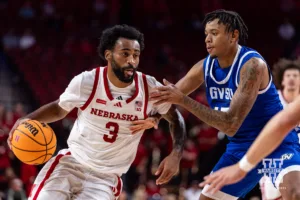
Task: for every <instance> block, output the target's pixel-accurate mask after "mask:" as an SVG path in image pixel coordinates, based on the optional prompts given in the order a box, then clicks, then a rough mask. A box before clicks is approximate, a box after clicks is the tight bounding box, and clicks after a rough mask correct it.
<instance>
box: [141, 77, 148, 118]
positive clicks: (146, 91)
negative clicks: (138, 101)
mask: <svg viewBox="0 0 300 200" xmlns="http://www.w3.org/2000/svg"><path fill="white" fill-rule="evenodd" d="M142 78H143V85H144V91H145V101H144V119H147V118H148V115H147V108H148V100H149V91H148V83H147V78H146V75H145V74H142Z"/></svg>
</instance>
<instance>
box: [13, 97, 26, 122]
mask: <svg viewBox="0 0 300 200" xmlns="http://www.w3.org/2000/svg"><path fill="white" fill-rule="evenodd" d="M25 115H26V112H25V110H24V105H23V104H22V103H20V102H19V103H17V104H16V105H15V107H14V120H15V121H17V120H18V119H19V118H21V117H24V116H25Z"/></svg>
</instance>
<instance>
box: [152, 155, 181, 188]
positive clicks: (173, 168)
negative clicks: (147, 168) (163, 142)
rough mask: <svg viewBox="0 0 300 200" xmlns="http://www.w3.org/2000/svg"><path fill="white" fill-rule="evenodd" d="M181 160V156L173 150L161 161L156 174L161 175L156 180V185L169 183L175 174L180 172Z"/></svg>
mask: <svg viewBox="0 0 300 200" xmlns="http://www.w3.org/2000/svg"><path fill="white" fill-rule="evenodd" d="M180 160H181V156H178V154H176V153H173V152H172V153H171V154H170V155H168V156H167V157H166V158H165V159H164V160H163V161H162V162H161V163H160V165H159V167H158V169H157V171H156V172H155V175H156V176H158V175H160V176H159V177H158V179H157V180H156V185H162V184H164V183H167V182H169V181H170V180H171V178H172V177H173V176H175V175H177V174H178V172H179V164H180Z"/></svg>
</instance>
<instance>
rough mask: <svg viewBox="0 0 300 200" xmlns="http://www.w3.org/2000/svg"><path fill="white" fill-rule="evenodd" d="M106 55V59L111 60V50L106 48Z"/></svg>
mask: <svg viewBox="0 0 300 200" xmlns="http://www.w3.org/2000/svg"><path fill="white" fill-rule="evenodd" d="M104 57H105V60H111V58H112V52H111V50H105V51H104Z"/></svg>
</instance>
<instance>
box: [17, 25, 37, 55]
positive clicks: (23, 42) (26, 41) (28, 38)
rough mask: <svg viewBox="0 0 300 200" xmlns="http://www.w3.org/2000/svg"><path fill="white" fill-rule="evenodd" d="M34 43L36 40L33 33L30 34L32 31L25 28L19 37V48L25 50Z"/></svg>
mask: <svg viewBox="0 0 300 200" xmlns="http://www.w3.org/2000/svg"><path fill="white" fill-rule="evenodd" d="M35 43H36V40H35V37H34V35H33V34H32V31H31V30H30V29H27V30H26V31H25V32H24V34H23V36H22V37H21V39H20V48H21V49H22V50H26V49H29V48H30V47H32V46H33V45H35Z"/></svg>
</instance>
